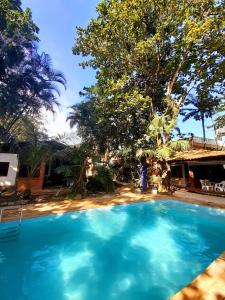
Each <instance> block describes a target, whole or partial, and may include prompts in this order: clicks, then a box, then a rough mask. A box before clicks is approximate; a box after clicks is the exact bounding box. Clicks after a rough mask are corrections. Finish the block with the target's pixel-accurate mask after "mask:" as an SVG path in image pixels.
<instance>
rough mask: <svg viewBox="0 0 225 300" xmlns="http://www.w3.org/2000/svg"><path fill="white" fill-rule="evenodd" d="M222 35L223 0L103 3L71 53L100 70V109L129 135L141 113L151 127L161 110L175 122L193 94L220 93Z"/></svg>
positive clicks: (110, 0) (80, 30)
mask: <svg viewBox="0 0 225 300" xmlns="http://www.w3.org/2000/svg"><path fill="white" fill-rule="evenodd" d="M223 30H224V1H212V0H201V1H200V0H194V1H193V0H192V1H187V0H180V1H178V0H170V1H161V0H160V1H154V0H147V1H146V0H145V1H144V0H124V1H118V0H104V1H101V2H100V3H99V5H98V6H97V17H96V18H95V19H92V20H91V21H90V23H89V24H88V26H87V27H85V28H78V29H77V39H76V44H75V47H74V49H73V51H74V54H81V55H83V56H84V57H86V60H85V61H84V62H82V63H81V66H83V67H87V66H90V67H92V68H94V69H96V70H97V73H96V78H97V84H96V87H97V88H96V87H95V92H96V90H97V91H100V93H99V92H98V94H97V95H95V96H97V97H96V98H97V99H98V105H101V106H102V109H104V112H106V114H105V117H106V120H107V122H108V125H109V124H111V127H113V126H116V127H117V128H119V129H120V132H121V131H123V130H124V131H123V133H124V137H125V138H127V137H130V135H127V134H126V131H127V126H126V123H127V122H128V126H132V127H135V128H138V126H139V124H138V122H136V121H135V120H139V118H138V117H137V116H138V114H140V111H143V115H142V119H146V118H147V120H148V121H149V122H150V121H151V119H152V118H153V115H154V113H155V112H156V113H158V114H159V115H160V114H161V113H164V114H166V115H168V117H170V118H176V117H177V115H178V114H179V111H180V108H181V106H182V105H183V103H184V101H185V99H186V97H187V96H188V94H189V93H190V91H191V90H194V91H195V93H196V94H200V93H203V92H204V91H207V93H208V94H211V95H212V96H213V97H215V95H216V94H218V93H221V92H222V90H223V89H224V54H225V49H224V35H223V34H224V32H223ZM129 106H132V113H130V114H127V111H126V110H127V109H128V107H129ZM109 113H111V115H113V116H114V117H115V119H113V118H109V117H108V114H109ZM117 113H118V115H119V116H120V117H121V119H122V120H121V119H120V118H119V119H118V118H117ZM131 119H132V121H131V122H129V121H130V120H131ZM100 121H101V119H100ZM146 128H147V126H146ZM129 130H131V129H130V128H129ZM109 134H110V132H109ZM141 134H142V133H141ZM135 138H136V137H135ZM130 142H131V141H130ZM132 142H134V141H132Z"/></svg>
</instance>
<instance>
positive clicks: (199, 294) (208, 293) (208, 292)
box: [4, 188, 225, 300]
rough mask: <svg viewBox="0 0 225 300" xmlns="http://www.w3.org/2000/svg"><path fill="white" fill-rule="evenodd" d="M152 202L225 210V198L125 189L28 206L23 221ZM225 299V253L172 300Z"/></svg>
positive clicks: (10, 216)
mask: <svg viewBox="0 0 225 300" xmlns="http://www.w3.org/2000/svg"><path fill="white" fill-rule="evenodd" d="M152 200H155V201H157V200H172V201H173V200H176V201H181V202H188V203H192V204H197V205H204V206H208V207H213V208H220V209H225V198H219V197H213V196H207V195H199V194H194V193H187V192H183V191H178V192H176V193H175V195H172V196H171V195H157V196H153V195H152V194H148V193H147V194H140V193H136V192H133V191H131V190H130V189H129V188H127V189H126V188H125V189H123V190H122V191H120V192H118V193H117V194H114V195H103V196H96V197H89V198H84V199H81V200H63V201H50V202H47V203H34V204H27V205H24V207H23V218H24V219H29V218H36V217H40V216H45V215H51V214H60V213H65V212H72V211H76V210H88V209H93V208H99V207H104V206H112V205H122V204H129V203H137V202H143V201H152ZM13 220H15V211H13V210H12V211H10V208H9V207H7V212H6V214H5V215H4V221H13ZM224 299H225V252H224V253H223V254H222V255H221V256H220V257H219V258H218V259H216V260H215V261H214V262H213V263H212V264H211V265H210V266H209V267H208V268H207V269H206V270H205V272H203V273H202V274H200V275H199V276H198V277H197V278H196V279H195V280H194V281H193V282H192V283H191V284H189V285H188V286H187V287H186V288H184V289H182V290H181V291H180V292H178V293H177V294H176V295H175V296H173V297H172V298H171V300H224Z"/></svg>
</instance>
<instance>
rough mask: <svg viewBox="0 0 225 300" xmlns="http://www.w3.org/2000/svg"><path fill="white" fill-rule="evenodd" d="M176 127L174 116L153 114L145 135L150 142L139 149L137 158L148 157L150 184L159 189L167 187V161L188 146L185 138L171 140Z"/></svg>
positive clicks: (168, 171)
mask: <svg viewBox="0 0 225 300" xmlns="http://www.w3.org/2000/svg"><path fill="white" fill-rule="evenodd" d="M174 129H177V128H176V116H174V117H173V118H171V116H168V115H166V114H163V115H159V114H157V113H155V114H154V116H153V119H152V121H151V122H150V124H149V127H148V131H147V136H148V140H149V142H150V144H149V148H148V149H139V150H138V151H137V153H136V156H137V157H138V158H143V157H148V158H149V161H150V169H151V171H150V173H151V174H150V176H149V177H150V178H149V183H150V185H152V186H154V185H157V186H158V189H159V191H162V190H163V189H169V188H170V186H169V185H170V183H169V173H170V166H169V164H168V162H167V160H168V159H169V158H171V157H172V156H173V155H174V154H175V153H176V152H177V151H185V150H187V149H188V148H189V143H188V141H186V140H178V141H176V140H173V139H172V137H173V130H174Z"/></svg>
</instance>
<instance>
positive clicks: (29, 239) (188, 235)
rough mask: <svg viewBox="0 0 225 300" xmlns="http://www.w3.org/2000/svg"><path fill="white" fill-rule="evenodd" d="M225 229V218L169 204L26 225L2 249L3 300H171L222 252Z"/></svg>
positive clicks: (112, 209) (210, 211)
mask: <svg viewBox="0 0 225 300" xmlns="http://www.w3.org/2000/svg"><path fill="white" fill-rule="evenodd" d="M224 225H225V213H224V212H221V211H219V210H218V211H217V210H213V209H207V208H204V207H197V206H194V205H190V204H183V203H177V202H171V201H161V202H154V203H152V202H151V203H139V204H132V205H127V206H118V207H107V208H104V209H97V210H90V211H86V212H85V211H83V212H75V213H69V214H64V215H60V216H55V217H52V216H51V217H44V218H40V219H35V220H32V221H24V223H23V226H22V230H21V235H20V236H19V238H18V239H17V240H16V241H12V242H9V243H5V244H0V249H1V252H0V270H1V271H0V290H1V299H4V300H14V299H15V295H18V297H17V298H16V300H40V299H42V300H50V299H54V300H118V299H122V300H137V299H140V300H147V299H148V300H149V299H154V300H165V299H168V298H169V297H170V296H171V295H172V294H174V293H175V292H177V291H178V290H179V289H180V288H181V287H183V286H184V285H186V284H187V283H188V282H190V281H191V280H192V279H193V278H194V277H195V276H196V275H197V274H198V273H199V272H201V271H202V270H203V269H204V268H205V267H206V266H207V265H208V264H209V263H210V262H211V261H212V260H213V259H214V258H216V257H217V256H218V255H219V254H220V253H221V252H222V251H223V250H224V242H223V239H221V236H224V235H225V226H224ZM12 282H13V289H12V288H11V283H12ZM34 291H35V292H34Z"/></svg>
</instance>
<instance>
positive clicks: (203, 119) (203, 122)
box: [201, 113, 206, 148]
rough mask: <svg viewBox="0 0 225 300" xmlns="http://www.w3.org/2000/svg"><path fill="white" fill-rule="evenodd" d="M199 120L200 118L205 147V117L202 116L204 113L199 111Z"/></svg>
mask: <svg viewBox="0 0 225 300" xmlns="http://www.w3.org/2000/svg"><path fill="white" fill-rule="evenodd" d="M201 120H202V131H203V140H204V148H206V136H205V117H204V113H201Z"/></svg>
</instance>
